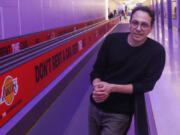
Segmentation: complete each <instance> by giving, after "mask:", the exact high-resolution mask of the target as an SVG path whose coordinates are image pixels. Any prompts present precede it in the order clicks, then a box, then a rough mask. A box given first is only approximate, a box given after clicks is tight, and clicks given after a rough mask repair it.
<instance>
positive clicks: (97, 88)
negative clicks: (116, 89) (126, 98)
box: [93, 81, 112, 103]
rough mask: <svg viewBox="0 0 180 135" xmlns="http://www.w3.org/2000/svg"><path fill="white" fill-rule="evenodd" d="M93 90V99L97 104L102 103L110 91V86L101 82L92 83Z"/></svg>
mask: <svg viewBox="0 0 180 135" xmlns="http://www.w3.org/2000/svg"><path fill="white" fill-rule="evenodd" d="M93 88H94V90H93V99H94V100H95V102H97V103H101V102H104V101H105V100H106V99H107V98H108V97H109V94H110V93H111V90H112V86H111V84H110V83H107V82H103V81H101V82H97V83H94V84H93Z"/></svg>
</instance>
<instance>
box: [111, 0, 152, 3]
mask: <svg viewBox="0 0 180 135" xmlns="http://www.w3.org/2000/svg"><path fill="white" fill-rule="evenodd" d="M112 1H114V2H116V3H144V2H147V1H150V0H112Z"/></svg>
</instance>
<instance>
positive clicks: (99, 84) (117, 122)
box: [88, 7, 165, 135]
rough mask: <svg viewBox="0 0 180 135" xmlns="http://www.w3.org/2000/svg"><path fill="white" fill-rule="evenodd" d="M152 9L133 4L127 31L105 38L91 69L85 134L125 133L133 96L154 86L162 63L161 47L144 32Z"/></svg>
mask: <svg viewBox="0 0 180 135" xmlns="http://www.w3.org/2000/svg"><path fill="white" fill-rule="evenodd" d="M153 24H154V12H153V11H152V10H150V9H149V8H148V7H136V8H135V9H134V10H133V11H132V14H131V18H130V25H129V29H130V32H129V33H114V34H111V35H109V36H107V38H106V39H105V41H104V43H103V45H102V47H101V49H100V51H99V53H98V56H97V60H96V62H95V64H94V67H93V71H92V72H91V81H92V85H93V88H94V90H93V92H92V94H91V103H90V107H89V114H88V119H89V122H88V124H89V125H88V126H89V135H126V134H127V131H128V129H129V127H130V123H131V117H132V114H133V113H134V97H135V95H136V94H143V93H145V92H148V91H151V90H152V89H153V88H154V85H155V83H156V81H157V80H158V79H159V78H160V76H161V74H162V71H163V68H164V64H165V50H164V48H163V47H162V45H160V44H159V43H158V42H156V41H154V40H152V39H150V38H148V37H147V35H148V34H149V33H150V32H151V30H152V28H153Z"/></svg>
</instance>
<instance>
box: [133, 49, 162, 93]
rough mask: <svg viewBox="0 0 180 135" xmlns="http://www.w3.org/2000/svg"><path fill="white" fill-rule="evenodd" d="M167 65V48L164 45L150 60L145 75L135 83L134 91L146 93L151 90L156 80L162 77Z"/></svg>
mask: <svg viewBox="0 0 180 135" xmlns="http://www.w3.org/2000/svg"><path fill="white" fill-rule="evenodd" d="M164 65H165V50H164V48H163V47H160V48H158V51H156V52H155V53H154V55H153V57H152V58H151V60H150V63H149V65H148V67H147V70H146V71H145V72H144V77H143V79H141V80H140V81H138V82H136V83H133V91H134V93H144V92H148V91H151V90H152V89H153V88H154V86H155V83H156V81H157V80H158V79H159V78H160V76H161V74H162V71H163V69H164Z"/></svg>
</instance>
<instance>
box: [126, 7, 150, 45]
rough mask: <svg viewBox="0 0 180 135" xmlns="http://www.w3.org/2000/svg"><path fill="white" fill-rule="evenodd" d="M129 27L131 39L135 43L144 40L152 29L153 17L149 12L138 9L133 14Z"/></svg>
mask: <svg viewBox="0 0 180 135" xmlns="http://www.w3.org/2000/svg"><path fill="white" fill-rule="evenodd" d="M129 28H130V33H131V40H132V41H133V42H135V43H139V42H143V41H145V40H146V38H147V35H148V34H149V33H150V32H151V30H152V26H151V17H150V16H149V14H148V13H146V12H144V11H141V10H138V11H136V12H135V13H134V14H133V16H132V19H131V21H130V25H129Z"/></svg>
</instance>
